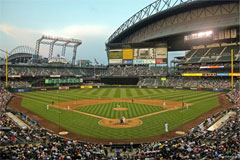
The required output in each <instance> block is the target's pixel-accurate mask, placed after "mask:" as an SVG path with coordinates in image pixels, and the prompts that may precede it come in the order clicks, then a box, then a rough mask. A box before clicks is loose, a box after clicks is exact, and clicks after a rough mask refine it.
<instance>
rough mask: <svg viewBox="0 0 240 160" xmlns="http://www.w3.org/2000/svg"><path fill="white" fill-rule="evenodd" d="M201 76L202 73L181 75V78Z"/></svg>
mask: <svg viewBox="0 0 240 160" xmlns="http://www.w3.org/2000/svg"><path fill="white" fill-rule="evenodd" d="M202 75H203V74H202V73H183V74H182V76H184V77H188V76H192V77H201V76H202Z"/></svg>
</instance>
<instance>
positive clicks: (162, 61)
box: [156, 58, 167, 64]
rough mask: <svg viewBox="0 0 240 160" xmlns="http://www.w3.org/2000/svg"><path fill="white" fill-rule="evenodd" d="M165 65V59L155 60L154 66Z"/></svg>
mask: <svg viewBox="0 0 240 160" xmlns="http://www.w3.org/2000/svg"><path fill="white" fill-rule="evenodd" d="M166 63H167V59H163V58H158V59H156V64H166Z"/></svg>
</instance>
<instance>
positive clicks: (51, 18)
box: [0, 0, 183, 64]
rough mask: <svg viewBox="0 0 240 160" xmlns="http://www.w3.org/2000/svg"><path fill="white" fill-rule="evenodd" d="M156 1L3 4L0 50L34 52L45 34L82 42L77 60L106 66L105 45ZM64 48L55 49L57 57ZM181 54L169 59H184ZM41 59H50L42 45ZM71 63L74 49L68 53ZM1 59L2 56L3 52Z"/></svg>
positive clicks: (10, 0)
mask: <svg viewBox="0 0 240 160" xmlns="http://www.w3.org/2000/svg"><path fill="white" fill-rule="evenodd" d="M152 2H154V0H0V49H3V50H7V51H11V50H12V49H14V48H15V47H17V46H21V45H27V46H30V47H32V48H35V45H36V40H37V39H39V38H40V37H41V36H42V35H43V34H45V35H51V36H58V37H64V38H76V39H80V40H82V42H83V43H82V45H81V46H79V47H78V50H77V59H88V60H92V61H93V60H94V59H95V58H96V59H97V61H98V62H99V63H100V64H107V55H106V51H105V42H106V41H107V39H108V38H109V37H110V35H111V34H112V33H113V32H114V31H115V30H116V29H117V28H118V27H119V26H120V25H121V24H122V23H124V22H125V21H126V20H127V19H128V18H130V17H131V16H132V15H134V14H135V13H136V12H138V11H139V10H141V9H142V8H144V7H145V6H147V5H149V4H150V3H152ZM59 52H61V48H60V47H55V48H54V55H57V54H60V53H59ZM182 54H183V53H182V52H180V53H179V52H176V53H174V54H171V56H170V57H174V56H178V55H182ZM40 55H42V56H45V57H48V47H47V46H43V45H41V48H40ZM66 55H67V56H66V57H67V58H68V59H69V60H70V59H71V57H72V49H67V51H66ZM0 56H3V53H1V52H0Z"/></svg>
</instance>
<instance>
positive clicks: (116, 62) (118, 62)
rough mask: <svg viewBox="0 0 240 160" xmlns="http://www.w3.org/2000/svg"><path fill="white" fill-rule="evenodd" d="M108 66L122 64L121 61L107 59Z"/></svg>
mask: <svg viewBox="0 0 240 160" xmlns="http://www.w3.org/2000/svg"><path fill="white" fill-rule="evenodd" d="M109 64H122V59H109Z"/></svg>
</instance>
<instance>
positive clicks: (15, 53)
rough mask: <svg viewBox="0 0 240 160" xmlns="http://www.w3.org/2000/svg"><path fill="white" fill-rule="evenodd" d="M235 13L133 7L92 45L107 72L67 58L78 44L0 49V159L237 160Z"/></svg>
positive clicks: (225, 5) (220, 0) (65, 41)
mask: <svg viewBox="0 0 240 160" xmlns="http://www.w3.org/2000/svg"><path fill="white" fill-rule="evenodd" d="M239 6H240V5H239V1H238V0H211V1H205V0H204V1H202V0H177V1H174V0H157V1H155V2H153V3H151V4H149V5H148V6H145V7H144V6H142V7H144V8H143V9H141V10H140V11H139V12H137V13H135V14H134V15H133V16H131V17H130V18H129V19H127V20H126V21H125V22H124V23H123V24H122V25H121V26H119V27H118V28H117V29H116V30H115V32H114V33H113V34H112V35H109V38H108V39H107V40H106V42H105V44H102V45H103V46H104V47H105V49H106V55H107V61H108V64H107V65H99V64H98V62H97V61H96V59H95V62H94V64H93V63H91V62H90V60H81V59H77V54H78V48H81V45H82V43H84V42H82V40H80V39H73V38H63V37H55V36H50V35H42V36H41V37H39V39H36V46H35V48H32V47H29V46H28V45H21V46H17V47H15V48H13V49H12V50H10V51H9V52H6V51H5V50H3V49H0V50H1V52H0V53H1V54H3V55H4V56H5V57H4V58H1V63H0V85H1V90H0V94H1V98H0V104H1V106H0V139H1V141H0V159H64V160H65V159H84V160H92V159H102V160H105V159H106V160H107V159H111V160H115V159H116V160H118V159H119V160H120V159H133V160H144V159H146V160H155V159H240V145H239V144H240V114H239V113H240V48H239V46H240V40H239V36H240V34H239V33H240V32H239V22H240V14H239ZM43 45H46V46H49V55H48V58H43V56H42V55H41V52H40V48H41V47H42V46H43ZM56 46H58V47H61V48H62V52H61V54H60V55H58V56H57V57H54V56H53V54H54V49H53V48H54V47H56ZM67 48H72V49H73V52H72V59H71V62H67V60H66V59H65V58H64V57H65V56H66V54H68V52H66V50H67ZM176 51H178V52H184V55H183V56H175V57H174V58H170V57H171V54H172V53H173V52H176Z"/></svg>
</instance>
